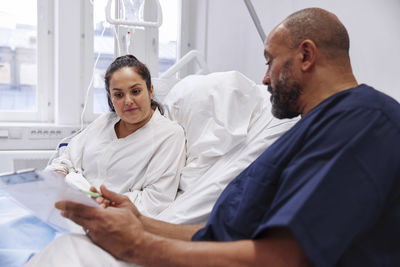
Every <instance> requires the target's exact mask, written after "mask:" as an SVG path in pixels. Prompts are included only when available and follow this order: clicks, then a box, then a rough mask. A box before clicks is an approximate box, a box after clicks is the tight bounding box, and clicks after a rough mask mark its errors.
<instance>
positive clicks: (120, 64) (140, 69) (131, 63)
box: [104, 55, 164, 114]
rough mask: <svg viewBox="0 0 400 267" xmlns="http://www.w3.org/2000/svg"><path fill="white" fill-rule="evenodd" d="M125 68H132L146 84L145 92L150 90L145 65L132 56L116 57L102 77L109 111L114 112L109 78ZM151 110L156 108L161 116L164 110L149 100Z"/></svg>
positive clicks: (155, 102) (149, 79)
mask: <svg viewBox="0 0 400 267" xmlns="http://www.w3.org/2000/svg"><path fill="white" fill-rule="evenodd" d="M125 67H131V68H134V69H135V71H136V73H137V74H139V75H140V77H142V79H143V80H144V81H145V82H146V86H147V90H148V91H150V90H151V75H150V71H149V69H148V68H147V67H146V65H145V64H143V63H142V62H140V61H139V60H138V59H137V58H136V57H135V56H132V55H125V56H121V57H117V58H116V59H115V60H114V61H113V63H111V64H110V66H108V68H107V71H106V74H105V75H104V82H105V85H106V91H107V100H108V107H109V108H110V111H112V112H115V109H114V106H113V104H112V101H111V97H110V79H111V76H112V75H113V74H114V72H116V71H117V70H119V69H121V68H125ZM151 108H152V109H153V110H155V109H156V108H158V110H159V111H160V113H161V114H164V109H163V108H162V106H161V105H160V104H159V103H158V102H157V101H155V100H153V99H151Z"/></svg>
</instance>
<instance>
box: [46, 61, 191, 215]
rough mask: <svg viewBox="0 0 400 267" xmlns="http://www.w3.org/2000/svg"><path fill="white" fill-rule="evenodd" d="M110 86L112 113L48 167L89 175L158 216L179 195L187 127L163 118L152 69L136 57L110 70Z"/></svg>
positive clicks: (73, 174) (95, 182)
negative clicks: (153, 98) (154, 94)
mask: <svg viewBox="0 0 400 267" xmlns="http://www.w3.org/2000/svg"><path fill="white" fill-rule="evenodd" d="M105 87H106V90H107V97H108V104H109V107H110V110H111V112H110V113H107V114H103V115H102V116H100V117H99V118H98V119H96V120H95V121H94V122H93V123H91V124H90V125H89V126H88V127H87V128H86V129H85V130H84V131H82V132H81V133H80V134H78V135H77V136H76V137H74V138H73V139H72V140H71V142H70V143H69V144H68V146H67V148H66V149H65V151H64V152H62V154H61V155H60V156H59V157H58V158H56V159H54V160H53V161H52V163H51V164H50V165H49V166H48V167H47V169H50V170H54V171H57V172H59V173H60V172H61V173H62V174H64V175H66V176H67V180H68V178H69V177H73V179H76V177H79V176H80V177H81V179H83V178H82V176H83V177H85V179H86V180H87V181H88V182H89V183H90V184H91V185H93V186H94V187H96V188H99V186H100V185H101V184H104V185H106V186H107V187H109V188H110V189H111V190H114V191H117V192H120V193H123V194H125V195H127V196H128V197H129V198H130V200H131V201H132V202H133V203H134V204H135V205H136V206H137V207H138V209H139V210H140V211H141V212H142V213H144V214H146V215H149V216H155V215H157V214H158V213H160V212H161V211H162V210H163V209H165V208H166V207H167V206H168V205H169V203H170V202H172V201H173V200H174V198H175V196H176V193H177V189H178V185H179V177H180V169H181V168H182V167H183V165H184V161H185V137H184V132H183V129H182V128H181V127H180V126H179V125H178V124H177V123H175V122H172V121H170V120H169V119H167V118H165V117H163V116H162V112H163V111H162V109H161V107H160V106H159V105H158V103H157V102H155V101H154V100H152V96H153V85H152V84H151V77H150V72H149V70H148V69H147V67H146V66H145V65H144V64H143V63H141V62H140V61H139V60H137V59H136V58H135V57H134V56H132V55H126V56H122V57H118V58H117V59H115V61H114V62H113V63H112V64H111V65H110V66H109V67H108V69H107V72H106V74H105Z"/></svg>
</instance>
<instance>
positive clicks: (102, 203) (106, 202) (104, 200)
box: [90, 186, 111, 208]
mask: <svg viewBox="0 0 400 267" xmlns="http://www.w3.org/2000/svg"><path fill="white" fill-rule="evenodd" d="M90 191H92V192H94V193H99V191H97V189H96V187H94V186H91V187H90ZM93 199H94V200H96V202H97V203H99V204H100V206H102V207H103V208H107V207H108V206H110V204H111V202H110V200H108V199H107V198H104V197H103V196H101V197H93Z"/></svg>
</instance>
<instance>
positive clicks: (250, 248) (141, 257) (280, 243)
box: [125, 230, 310, 267]
mask: <svg viewBox="0 0 400 267" xmlns="http://www.w3.org/2000/svg"><path fill="white" fill-rule="evenodd" d="M136 241H139V242H138V243H136V242H135V243H136V244H134V247H133V248H132V250H131V252H132V254H130V255H125V256H127V257H126V258H125V260H128V261H131V262H135V263H138V264H140V265H143V266H148V265H149V266H291V267H293V266H309V265H310V264H309V262H308V260H307V258H306V256H305V254H304V253H303V251H302V250H301V248H300V247H299V246H298V244H297V242H296V241H295V240H294V238H293V237H292V236H291V234H290V233H288V232H287V231H281V230H278V231H275V233H273V235H271V236H270V237H268V238H265V239H261V240H257V241H254V240H242V241H235V242H187V241H180V240H174V239H169V238H163V237H160V236H156V235H154V234H150V233H146V234H145V235H144V236H143V238H142V239H141V240H136Z"/></svg>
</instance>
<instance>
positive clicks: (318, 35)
mask: <svg viewBox="0 0 400 267" xmlns="http://www.w3.org/2000/svg"><path fill="white" fill-rule="evenodd" d="M281 26H283V27H284V28H285V30H287V33H288V38H289V39H290V42H291V45H290V46H291V47H292V48H295V47H297V46H298V45H299V44H300V43H301V42H302V41H304V40H306V39H309V40H312V41H313V42H314V43H315V44H316V46H317V47H318V49H319V50H320V51H321V52H323V53H324V54H325V55H326V56H327V58H334V57H337V56H341V55H343V56H346V57H348V54H349V46H350V41H349V35H348V33H347V30H346V28H345V27H344V25H343V24H342V23H341V22H340V21H339V19H338V18H337V17H336V16H335V15H334V14H332V13H330V12H328V11H326V10H324V9H321V8H307V9H302V10H300V11H297V12H295V13H293V14H291V15H290V16H289V17H287V18H286V19H285V20H284V21H283V22H282V23H281Z"/></svg>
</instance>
